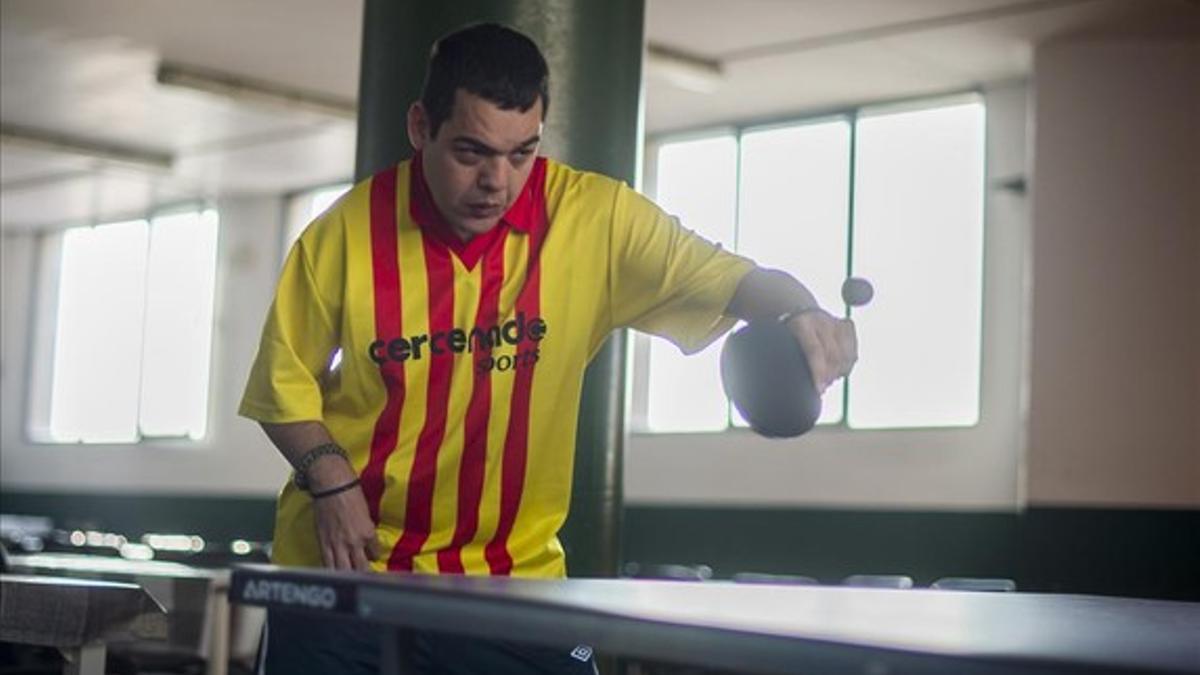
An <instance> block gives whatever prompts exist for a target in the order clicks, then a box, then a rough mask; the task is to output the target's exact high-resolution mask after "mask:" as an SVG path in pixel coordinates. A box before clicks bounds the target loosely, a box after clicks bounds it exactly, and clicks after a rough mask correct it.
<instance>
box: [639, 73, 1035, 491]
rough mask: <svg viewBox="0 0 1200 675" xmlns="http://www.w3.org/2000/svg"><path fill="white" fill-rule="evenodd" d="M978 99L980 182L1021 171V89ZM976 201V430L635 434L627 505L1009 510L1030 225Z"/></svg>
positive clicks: (1014, 483)
mask: <svg viewBox="0 0 1200 675" xmlns="http://www.w3.org/2000/svg"><path fill="white" fill-rule="evenodd" d="M985 103H986V106H987V173H988V175H989V177H990V178H1004V177H1010V176H1015V175H1022V174H1024V173H1025V171H1026V133H1025V131H1026V130H1025V126H1026V124H1025V123H1026V118H1027V96H1026V87H1025V86H1024V85H1023V84H1019V83H1014V84H1010V85H1007V86H1001V87H997V88H994V89H991V90H988V91H986V92H985ZM986 198H987V203H986V211H985V214H986V215H985V223H984V228H985V260H984V291H983V292H984V325H983V339H984V344H983V382H982V387H983V390H982V397H981V416H980V423H979V425H978V426H977V427H974V428H968V429H933V430H911V431H902V432H896V431H854V432H850V431H847V430H843V429H821V428H818V429H816V430H814V431H812V432H810V433H809V434H807V435H805V436H802V437H801V438H799V439H795V440H767V439H763V438H761V437H758V436H756V435H754V434H752V433H750V432H748V431H743V432H728V433H724V434H671V435H643V434H637V435H634V436H633V437H632V439H631V441H630V444H629V448H628V451H627V452H626V455H625V497H626V501H628V502H631V503H643V504H652V503H677V504H683V503H707V504H713V503H718V504H731V505H777V506H797V505H817V506H855V507H900V508H966V509H1011V508H1014V507H1015V506H1017V505H1018V503H1019V500H1020V484H1021V483H1020V480H1019V474H1020V468H1021V460H1022V450H1021V448H1022V442H1023V438H1022V434H1023V430H1024V416H1023V412H1022V403H1021V402H1022V391H1021V383H1022V380H1023V378H1022V375H1023V373H1024V372H1025V370H1026V366H1025V363H1026V356H1025V355H1026V351H1027V350H1026V348H1025V339H1024V336H1025V332H1026V329H1025V325H1026V318H1025V312H1026V311H1027V303H1026V302H1025V299H1024V298H1025V294H1026V283H1025V276H1026V274H1025V273H1026V269H1025V261H1026V259H1027V248H1028V231H1029V226H1028V217H1027V207H1026V204H1025V199H1024V198H1023V197H1020V196H1016V195H1013V194H1012V193H1009V192H1004V191H999V190H994V189H989V190H988V191H987V193H986ZM802 281H803V279H802ZM867 311H869V309H868V310H867ZM870 348H871V346H870V344H869V343H864V344H862V345H860V350H862V351H865V350H869V349H870Z"/></svg>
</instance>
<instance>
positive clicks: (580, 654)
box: [571, 645, 592, 663]
mask: <svg viewBox="0 0 1200 675" xmlns="http://www.w3.org/2000/svg"><path fill="white" fill-rule="evenodd" d="M571 658H573V659H575V660H576V661H583V662H584V663H587V662H588V659H590V658H592V648H591V647H589V646H587V645H579V646H578V647H576V648H575V649H572V650H571Z"/></svg>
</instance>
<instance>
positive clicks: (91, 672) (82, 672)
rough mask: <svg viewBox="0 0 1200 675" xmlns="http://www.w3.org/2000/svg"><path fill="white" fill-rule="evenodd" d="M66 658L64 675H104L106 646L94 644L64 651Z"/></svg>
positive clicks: (99, 643) (101, 643)
mask: <svg viewBox="0 0 1200 675" xmlns="http://www.w3.org/2000/svg"><path fill="white" fill-rule="evenodd" d="M62 652H63V656H65V657H66V661H67V662H66V663H65V664H63V675H104V655H105V646H104V643H103V642H93V643H90V644H86V645H83V646H81V647H77V648H74V649H64V650H62Z"/></svg>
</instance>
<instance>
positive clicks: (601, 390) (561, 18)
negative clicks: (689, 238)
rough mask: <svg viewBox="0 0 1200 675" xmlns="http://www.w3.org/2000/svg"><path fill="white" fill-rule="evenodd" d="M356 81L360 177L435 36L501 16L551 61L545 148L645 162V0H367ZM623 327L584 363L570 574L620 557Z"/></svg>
mask: <svg viewBox="0 0 1200 675" xmlns="http://www.w3.org/2000/svg"><path fill="white" fill-rule="evenodd" d="M365 4H366V11H365V14H364V17H363V52H362V72H361V82H360V88H359V113H358V153H357V161H356V166H355V173H356V176H357V177H358V178H359V179H362V178H365V177H367V176H370V175H371V174H373V173H375V172H377V171H379V170H381V169H383V168H385V167H387V166H389V165H391V164H393V163H395V162H397V161H399V160H402V159H404V158H406V157H408V156H409V155H410V154H411V153H412V149H411V147H410V146H409V144H408V138H407V136H406V134H405V128H404V121H405V115H406V112H407V110H408V106H409V105H410V104H411V103H412V102H413V101H414V100H416V98H417V97H418V95H419V93H420V89H421V83H422V82H423V80H424V77H425V64H426V61H427V59H428V56H429V50H430V47H431V46H432V45H433V42H434V41H435V40H436V39H437V38H438V37H440V36H442V35H444V34H446V33H448V32H450V31H451V30H454V29H455V28H458V27H460V26H463V25H465V24H469V23H475V22H480V21H498V22H501V23H505V24H508V25H511V26H513V27H514V28H516V29H518V30H520V31H522V32H524V33H526V34H527V35H529V36H530V37H532V38H533V39H534V40H535V41H537V43H538V44H539V45H540V46H541V47H542V51H543V52H544V53H545V55H546V60H547V61H548V62H549V64H550V113H549V116H548V117H547V120H546V130H545V134H544V138H545V141H544V143H543V148H542V151H543V152H544V153H545V154H547V155H549V156H551V157H554V158H555V159H559V160H561V161H564V162H566V163H568V164H570V165H572V166H575V167H576V168H580V169H588V170H592V171H598V172H601V173H605V174H607V175H609V176H613V177H615V178H619V179H622V180H625V181H627V182H629V183H630V184H632V183H633V182H634V180H635V176H636V175H637V167H638V163H639V151H638V148H639V141H640V132H641V106H640V97H641V70H642V39H643V30H642V25H643V15H644V6H643V4H644V3H643V0H604V1H585V0H457V1H455V2H401V1H400V0H366V3H365ZM624 352H625V339H624V337H623V336H622V335H618V336H614V337H613V338H611V339H610V340H609V341H608V343H606V345H605V346H604V348H603V349H602V350H601V351H600V353H599V354H598V355H597V356H596V357H595V359H594V360H593V361H592V364H591V366H590V367H589V368H588V372H587V377H586V379H585V381H584V391H583V404H582V410H581V411H580V418H579V436H578V445H577V448H576V455H575V457H576V461H575V464H576V468H575V485H574V498H573V501H572V505H571V515H570V517H569V519H568V522H567V526H566V528H565V531H564V532H563V533H562V536H563V542H564V544H565V545H566V547H567V562H568V566H569V570H570V574H571V575H572V576H612V575H615V574H616V573H617V571H618V566H619V564H620V557H621V555H620V541H621V509H622V499H621V480H622V468H621V466H622V463H621V457H622V453H623V451H624V439H625V405H624V401H625V396H624V388H625V387H624V379H625V366H624V363H625V359H624Z"/></svg>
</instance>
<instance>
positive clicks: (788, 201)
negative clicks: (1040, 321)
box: [635, 97, 984, 432]
mask: <svg viewBox="0 0 1200 675" xmlns="http://www.w3.org/2000/svg"><path fill="white" fill-rule="evenodd" d="M983 146H984V108H983V104H982V102H981V100H980V99H979V98H978V97H966V98H960V99H956V100H954V101H951V102H946V101H943V102H933V103H930V104H927V105H925V106H923V107H912V106H910V107H907V108H904V109H895V108H892V109H885V108H880V109H863V110H857V111H853V112H851V113H848V114H845V115H841V116H837V117H833V118H824V119H817V120H804V121H798V122H795V123H791V124H785V125H773V126H770V127H758V128H746V129H741V130H739V132H738V133H737V134H736V135H732V134H728V133H723V134H720V135H716V136H713V137H709V138H701V139H696V138H690V139H685V140H680V141H676V142H665V143H662V144H661V145H660V146H659V151H658V161H657V166H656V175H655V184H656V187H657V190H656V199H657V201H658V203H659V204H660V205H662V206H663V208H664V209H666V210H667V211H668V212H670V213H673V214H676V215H678V216H679V217H680V219H681V221H682V222H683V223H684V225H685V226H687V227H690V228H692V229H695V230H697V231H698V232H700V233H701V234H703V235H705V236H707V237H708V238H710V239H713V240H715V241H720V242H722V243H723V244H725V245H726V246H728V247H731V248H733V249H735V250H737V251H738V252H739V253H742V254H744V255H747V256H749V257H750V258H753V259H754V260H756V261H758V262H759V264H761V265H764V266H766V267H773V268H778V269H782V270H785V271H787V272H789V273H791V274H793V275H794V276H796V277H797V278H798V279H800V280H801V281H802V282H804V283H805V285H806V286H808V287H809V289H810V290H812V291H813V293H814V294H815V295H816V296H817V298H818V300H819V301H820V302H821V304H822V305H823V306H824V307H825V308H827V309H829V310H830V311H833V312H834V313H843V312H847V311H848V310H847V308H845V307H844V305H843V304H842V300H841V298H840V294H839V291H840V287H841V283H842V281H843V280H844V279H845V278H846V276H848V275H849V274H854V275H858V276H865V277H867V278H869V279H871V281H872V282H873V283H874V284H875V286H876V297H875V300H874V301H873V302H872V304H871V305H870V306H869V307H867V308H864V309H862V310H855V312H854V318H855V321H856V323H857V325H858V332H859V342H860V347H861V348H860V361H859V363H858V366H857V368H856V370H855V373H854V375H853V376H852V377H851V378H850V379H849V382H847V383H845V384H843V383H842V382H839V383H838V384H836V385H834V386H833V387H831V388H830V389H829V391H827V392H826V394H825V397H824V400H823V409H822V416H821V419H820V423H822V424H836V423H844V424H846V425H847V426H849V427H851V428H861V429H876V428H913V427H938V426H969V425H972V424H975V423H976V421H977V420H978V415H979V388H980V357H981V349H980V341H981V337H980V336H981V332H980V323H981V316H982V308H981V298H982V272H983V270H982V268H983V265H982V260H983V180H984V176H983V166H984V164H983V162H984V156H983ZM731 214H732V215H731ZM640 339H642V340H644V338H640ZM720 348H721V343H717V344H715V345H713V346H712V347H710V348H709V349H707V350H706V351H705V352H703V353H702V354H701V355H699V357H695V356H693V357H684V356H682V355H681V354H679V353H678V350H676V349H675V348H674V347H673V346H671V345H670V344H669V343H667V342H666V341H663V340H651V341H650V346H649V348H648V352H647V354H646V355H645V356H644V357H643V358H641V359H638V360H636V361H635V362H636V363H645V364H646V366H645V370H646V372H647V375H646V376H644V379H645V380H646V385H645V386H646V394H645V397H644V400H645V407H646V411H645V417H644V420H645V423H644V430H647V431H653V432H698V431H720V430H724V429H727V428H729V426H731V425H733V426H744V425H745V422H744V420H741V419H740V416H738V415H737V413H736V411H733V410H732V409H731V407H730V406H729V403H728V401H727V400H726V399H725V397H724V395H723V392H722V390H721V385H720V379H719V368H718V365H717V364H718V358H719V354H720ZM635 381H638V379H637V375H636V374H635ZM638 400H640V399H639V397H637V396H635V402H636V401H638ZM635 419H639V418H638V417H637V416H636V415H635Z"/></svg>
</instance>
